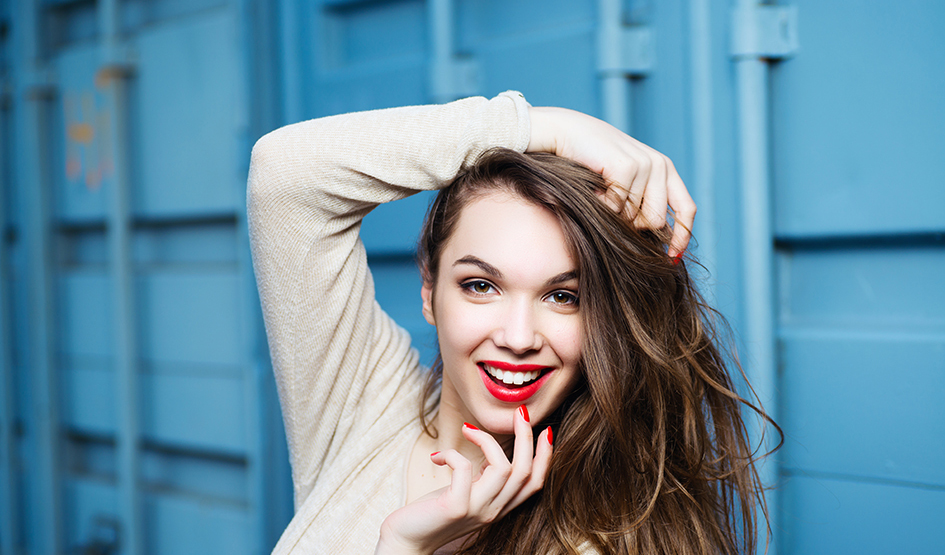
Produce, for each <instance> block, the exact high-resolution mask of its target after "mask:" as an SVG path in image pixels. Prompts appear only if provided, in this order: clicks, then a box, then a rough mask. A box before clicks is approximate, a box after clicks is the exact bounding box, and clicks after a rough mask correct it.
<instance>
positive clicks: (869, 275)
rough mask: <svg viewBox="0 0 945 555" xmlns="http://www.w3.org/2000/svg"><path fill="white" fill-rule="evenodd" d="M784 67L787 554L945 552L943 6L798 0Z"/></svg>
mask: <svg viewBox="0 0 945 555" xmlns="http://www.w3.org/2000/svg"><path fill="white" fill-rule="evenodd" d="M794 4H797V5H798V6H799V14H800V28H801V51H800V52H799V53H798V55H797V56H796V57H795V58H793V59H791V60H789V61H787V62H784V63H782V64H780V65H779V66H776V67H775V68H774V72H773V75H772V91H773V92H772V94H773V97H772V102H773V116H772V121H773V126H774V129H773V146H774V148H773V161H774V181H775V218H776V241H777V247H778V249H777V252H778V272H779V276H778V279H779V295H780V299H779V311H780V319H779V329H778V334H779V340H780V344H781V386H780V388H781V395H782V405H781V409H780V415H781V419H782V422H781V424H782V426H783V427H784V429H785V431H786V433H787V443H786V446H785V449H784V451H783V452H782V454H781V460H782V471H783V474H784V476H783V507H782V519H781V522H780V530H776V533H778V532H780V534H781V539H782V544H781V545H782V547H783V552H784V553H810V554H813V553H825V554H826V553H877V554H879V553H931V552H935V551H938V550H939V549H940V546H941V545H942V544H943V542H945V526H942V523H943V515H945V441H943V438H945V410H943V408H942V395H943V392H945V278H943V276H945V239H943V233H945V187H942V184H943V183H945V166H943V165H942V164H941V153H942V152H945V126H943V123H945V104H943V102H942V99H943V98H945V72H943V70H942V68H943V67H945V40H943V39H942V28H943V26H945V6H943V5H942V4H941V3H939V2H928V1H909V2H892V1H882V2H865V3H857V4H856V5H855V6H852V5H848V4H845V3H824V2H810V1H805V0H799V1H797V2H794Z"/></svg>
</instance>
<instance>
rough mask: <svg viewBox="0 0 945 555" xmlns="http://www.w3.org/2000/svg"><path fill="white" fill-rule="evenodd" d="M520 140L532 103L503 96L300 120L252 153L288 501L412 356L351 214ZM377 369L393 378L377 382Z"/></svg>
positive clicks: (520, 144)
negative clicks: (288, 470) (288, 466)
mask: <svg viewBox="0 0 945 555" xmlns="http://www.w3.org/2000/svg"><path fill="white" fill-rule="evenodd" d="M528 139H529V121H528V106H527V104H526V102H525V100H524V98H522V97H521V95H518V94H517V93H506V94H504V95H500V96H499V97H496V98H494V99H492V100H486V99H484V98H471V99H466V100H462V101H458V102H454V103H450V104H447V105H442V106H420V107H407V108H396V109H390V110H380V111H374V112H361V113H354V114H346V115H343V116H335V117H329V118H323V119H319V120H312V121H307V122H302V123H299V124H295V125H290V126H287V127H284V128H281V129H279V130H276V131H274V132H272V133H270V134H268V135H266V136H265V137H263V138H262V139H260V140H259V142H258V143H257V144H256V146H255V147H254V149H253V156H252V163H251V166H250V175H249V184H248V193H247V207H248V215H249V226H250V239H251V245H252V252H253V264H254V269H255V272H256V280H257V285H258V288H259V294H260V299H261V302H262V307H263V316H264V319H265V324H266V332H267V335H268V338H269V347H270V352H271V355H272V363H273V369H274V371H275V374H276V381H277V385H278V390H279V397H280V402H281V404H282V411H283V418H284V420H285V426H286V434H287V439H288V443H289V449H290V458H291V463H292V477H293V482H294V485H295V495H296V505H297V506H298V505H299V504H301V503H302V501H303V500H304V498H305V497H306V496H307V495H308V493H309V492H310V491H311V488H312V486H313V484H314V481H315V479H316V478H317V477H318V474H319V473H320V472H321V470H322V468H323V467H324V466H325V464H327V463H329V462H330V461H331V460H333V459H334V458H335V457H337V456H339V453H340V448H341V446H342V445H349V446H350V445H351V442H352V441H354V440H353V439H352V438H355V437H359V436H362V435H363V434H365V433H366V432H365V430H363V429H361V428H359V426H366V425H367V423H366V422H364V420H365V418H363V417H362V418H361V419H360V420H359V418H358V415H359V410H358V409H359V408H360V407H359V404H360V403H361V402H362V399H364V398H365V397H367V398H369V399H370V400H371V402H374V403H383V402H384V399H383V397H384V396H388V397H393V395H394V394H395V393H396V385H397V384H392V383H390V382H394V381H397V382H398V383H399V380H396V379H393V378H396V377H397V376H396V373H397V372H401V373H405V372H407V371H408V367H409V366H411V364H410V362H411V361H412V362H413V365H415V362H416V359H415V358H411V357H415V355H411V354H410V351H409V338H408V337H407V335H406V333H404V332H403V331H402V330H399V329H398V328H397V327H396V326H393V325H392V323H391V322H389V320H388V319H387V318H386V316H384V315H383V314H382V313H381V312H380V310H379V309H377V308H376V303H375V301H374V289H373V284H372V282H371V277H370V273H369V271H368V269H367V257H366V255H365V252H364V247H363V245H362V244H361V242H360V240H359V239H358V230H359V228H360V222H361V219H362V218H363V217H364V215H365V214H367V213H368V212H369V211H370V210H371V209H372V208H373V207H374V206H376V205H377V204H379V203H382V202H388V201H391V200H394V199H397V198H401V197H405V196H407V195H409V194H412V193H414V192H416V191H418V190H423V189H436V188H439V187H442V186H443V185H445V184H447V183H449V181H450V180H452V178H453V176H455V175H456V173H457V171H458V170H459V169H460V167H461V166H462V165H463V164H465V163H468V162H470V161H472V160H474V159H475V158H476V157H478V156H479V155H480V154H481V153H482V152H483V151H485V150H487V149H489V148H492V147H496V146H503V147H507V148H512V149H517V150H519V151H522V150H524V149H525V147H526V146H527V144H528ZM379 367H384V368H385V369H387V370H390V371H391V372H393V375H391V374H385V375H384V376H380V377H379V376H375V375H374V374H373V372H374V370H375V369H376V368H379ZM379 425H380V424H379Z"/></svg>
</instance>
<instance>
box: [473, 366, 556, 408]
mask: <svg viewBox="0 0 945 555" xmlns="http://www.w3.org/2000/svg"><path fill="white" fill-rule="evenodd" d="M478 366H479V376H480V378H482V383H483V384H484V385H485V386H486V390H487V391H489V393H491V394H492V396H493V397H495V398H496V399H498V400H500V401H502V402H505V403H519V404H521V403H523V402H524V401H525V400H526V399H528V398H529V397H531V396H532V395H534V394H535V393H536V392H537V391H538V390H539V389H541V386H542V385H543V384H544V383H545V381H546V380H547V379H548V376H550V375H551V372H550V371H547V372H546V371H545V370H550V368H549V367H547V366H541V365H537V364H511V363H507V362H501V361H493V360H486V361H482V362H480V363H479V364H478ZM489 367H491V368H489ZM508 373H512V374H513V377H512V378H511V379H512V381H513V383H512V384H506V383H504V382H503V381H498V380H500V379H506V380H507V379H509V377H508ZM493 374H501V375H502V378H496V377H494V376H493ZM536 378H537V379H536ZM531 380H534V381H531ZM526 381H530V383H528V384H525V382H526ZM515 382H518V383H519V384H523V385H518V384H515Z"/></svg>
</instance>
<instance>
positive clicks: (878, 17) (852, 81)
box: [772, 0, 945, 236]
mask: <svg viewBox="0 0 945 555" xmlns="http://www.w3.org/2000/svg"><path fill="white" fill-rule="evenodd" d="M795 3H796V4H797V5H798V6H799V10H800V13H801V14H802V15H801V20H802V23H801V24H800V25H801V35H802V38H803V45H802V51H801V55H799V56H798V57H797V58H796V59H794V60H792V61H791V62H790V63H788V64H783V65H782V66H781V67H779V68H778V69H777V70H776V72H775V74H774V76H773V88H772V90H773V91H774V95H775V102H774V106H775V117H774V120H773V121H774V126H775V133H776V137H777V139H776V143H777V144H776V149H775V156H774V160H775V172H776V173H775V179H776V181H777V182H778V184H779V186H778V188H777V192H776V195H777V198H776V203H775V206H776V207H777V212H776V225H777V229H778V233H779V235H782V236H816V235H820V234H831V235H837V234H840V235H850V234H862V233H866V234H876V233H903V232H910V233H914V232H928V231H941V230H942V229H943V214H945V210H943V207H945V188H942V187H931V186H927V184H932V183H942V182H943V181H945V168H943V167H942V165H941V164H934V163H930V162H931V161H933V160H936V159H937V158H938V157H939V156H940V154H941V152H943V150H945V127H943V126H942V125H941V123H942V122H943V121H945V104H943V103H942V98H945V73H943V72H942V70H941V68H942V67H945V41H943V40H942V34H941V30H942V28H943V26H945V9H943V7H942V4H941V3H939V2H934V1H929V0H910V1H907V2H892V1H883V2H867V3H863V4H862V5H857V7H856V8H855V9H851V7H850V6H848V5H845V4H843V3H824V2H816V1H814V2H810V1H798V2H795Z"/></svg>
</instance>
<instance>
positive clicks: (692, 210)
mask: <svg viewBox="0 0 945 555" xmlns="http://www.w3.org/2000/svg"><path fill="white" fill-rule="evenodd" d="M667 162H668V163H669V167H668V169H669V170H670V171H669V175H668V177H667V182H666V194H667V202H668V203H669V206H670V207H671V208H672V209H673V220H674V221H673V238H672V240H670V243H669V255H670V256H672V257H675V256H677V255H679V254H682V253H683V252H684V251H685V250H686V247H687V246H689V238H690V237H691V235H692V224H693V222H695V219H696V203H695V202H693V200H692V197H691V196H690V195H689V191H688V190H687V189H686V185H685V184H684V183H683V181H682V178H680V177H679V174H678V173H676V168H675V167H674V166H673V163H672V161H670V160H668V159H667Z"/></svg>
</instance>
